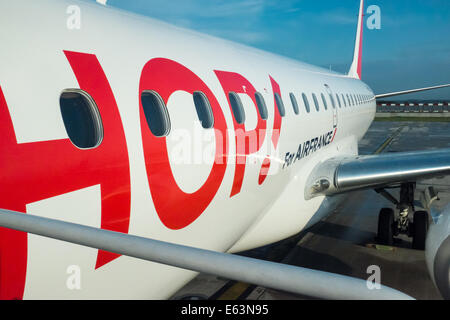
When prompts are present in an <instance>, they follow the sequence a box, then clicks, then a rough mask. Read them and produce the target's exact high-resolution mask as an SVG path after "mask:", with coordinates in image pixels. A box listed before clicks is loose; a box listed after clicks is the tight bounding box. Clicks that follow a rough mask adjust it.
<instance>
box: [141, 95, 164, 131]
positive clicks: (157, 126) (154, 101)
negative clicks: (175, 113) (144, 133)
mask: <svg viewBox="0 0 450 320" xmlns="http://www.w3.org/2000/svg"><path fill="white" fill-rule="evenodd" d="M141 103H142V109H143V110H144V115H145V119H146V120H147V125H148V127H149V129H150V131H151V132H152V134H153V135H154V136H156V137H165V136H167V135H168V134H169V132H170V119H169V112H168V111H167V106H166V104H165V103H164V100H163V99H162V98H161V96H160V95H159V94H158V93H157V92H155V91H143V92H142V94H141Z"/></svg>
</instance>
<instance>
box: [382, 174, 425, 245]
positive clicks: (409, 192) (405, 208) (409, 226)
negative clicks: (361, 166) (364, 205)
mask: <svg viewBox="0 0 450 320" xmlns="http://www.w3.org/2000/svg"><path fill="white" fill-rule="evenodd" d="M415 187H416V184H415V183H414V182H409V183H402V184H401V185H400V201H397V199H395V198H394V197H393V196H392V195H391V194H390V193H389V192H387V191H386V190H385V189H377V190H375V191H376V192H378V193H379V194H381V195H382V196H384V197H385V198H386V199H388V200H389V201H391V202H392V203H394V204H395V205H396V207H397V209H398V215H397V219H395V213H394V210H393V209H391V208H383V209H381V211H380V214H379V216H378V236H377V240H378V242H379V243H380V244H384V245H393V244H394V237H396V236H398V235H399V234H405V235H407V236H408V237H412V238H413V242H412V247H413V248H414V249H417V250H425V239H426V236H427V231H428V212H427V211H415V208H414V192H415ZM410 212H414V215H413V217H412V219H411V215H410Z"/></svg>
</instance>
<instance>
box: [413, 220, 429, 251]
mask: <svg viewBox="0 0 450 320" xmlns="http://www.w3.org/2000/svg"><path fill="white" fill-rule="evenodd" d="M412 227H413V243H412V247H413V249H417V250H425V240H426V237H427V231H428V213H427V212H426V211H416V212H414V220H413V224H412Z"/></svg>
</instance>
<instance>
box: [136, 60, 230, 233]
mask: <svg viewBox="0 0 450 320" xmlns="http://www.w3.org/2000/svg"><path fill="white" fill-rule="evenodd" d="M144 90H154V91H156V92H158V94H159V95H160V96H161V98H162V99H163V100H164V102H165V103H166V104H167V101H168V99H169V97H170V95H171V94H172V93H173V92H175V91H177V90H182V91H186V92H188V93H190V94H193V93H194V91H202V92H203V93H204V94H205V95H206V97H207V98H208V100H209V102H210V104H211V108H212V112H213V115H214V129H215V141H216V146H224V148H223V149H224V150H221V148H217V147H216V154H215V161H214V164H213V167H212V169H211V172H210V174H209V176H208V178H207V180H206V182H205V183H204V184H203V185H202V186H201V187H200V188H199V189H198V190H197V191H196V192H193V193H185V192H184V191H182V190H181V189H180V188H179V186H178V185H177V183H176V181H175V179H174V176H173V173H172V170H171V167H170V162H169V156H168V151H167V145H166V138H165V137H155V136H154V135H153V134H152V133H151V131H150V129H149V128H148V125H147V121H146V119H145V115H144V111H143V108H142V102H140V121H141V131H142V142H143V148H144V156H145V166H146V169H147V178H148V181H149V185H150V192H151V195H152V198H153V203H154V205H155V208H156V211H157V213H158V216H159V218H160V219H161V222H162V223H163V224H164V225H165V226H166V227H168V228H170V229H181V228H184V227H186V226H188V225H189V224H191V223H192V222H194V221H195V220H196V219H197V218H198V217H199V216H200V215H201V214H202V213H203V211H204V210H205V209H206V208H207V207H208V205H209V204H210V203H211V201H212V199H213V198H214V196H215V195H216V193H217V191H218V190H219V187H220V185H221V183H222V180H223V178H224V175H225V170H226V157H227V154H228V143H227V132H226V130H227V124H226V121H225V117H224V115H223V112H222V110H221V108H220V105H219V103H218V101H217V99H216V97H215V96H214V94H213V93H212V92H211V90H210V89H209V88H208V86H207V85H206V84H205V83H204V82H203V81H202V80H201V79H200V78H199V77H198V76H197V75H195V74H194V73H193V72H192V71H191V70H189V69H188V68H186V67H185V66H183V65H181V64H179V63H177V62H175V61H172V60H169V59H163V58H156V59H152V60H150V61H149V62H147V63H146V65H145V66H144V68H143V70H142V74H141V79H140V85H139V96H141V94H142V91H144ZM169 112H170V110H169ZM191 112H195V110H192V111H191Z"/></svg>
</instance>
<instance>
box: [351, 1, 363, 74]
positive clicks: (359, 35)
mask: <svg viewBox="0 0 450 320" xmlns="http://www.w3.org/2000/svg"><path fill="white" fill-rule="evenodd" d="M363 19H364V0H361V4H360V7H359V16H358V30H357V31H356V39H355V51H354V52H353V62H352V65H351V67H350V70H349V72H348V76H349V77H352V78H356V79H361V62H362V40H363V29H364V24H363Z"/></svg>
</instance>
